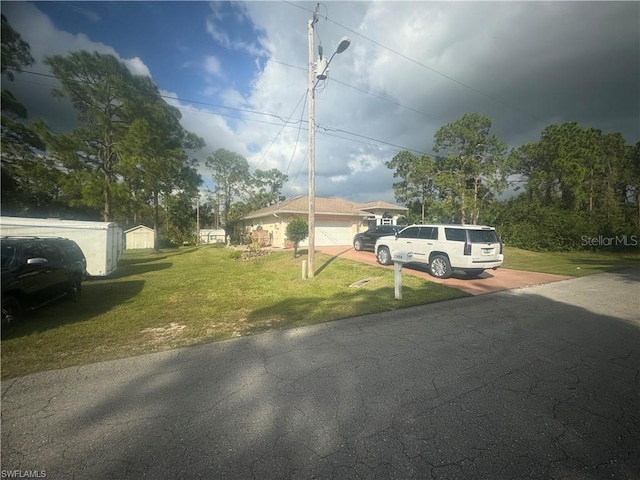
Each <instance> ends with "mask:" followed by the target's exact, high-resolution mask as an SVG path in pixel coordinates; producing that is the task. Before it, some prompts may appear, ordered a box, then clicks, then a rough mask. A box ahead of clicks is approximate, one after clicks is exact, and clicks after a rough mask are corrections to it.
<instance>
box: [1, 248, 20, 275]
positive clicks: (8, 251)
mask: <svg viewBox="0 0 640 480" xmlns="http://www.w3.org/2000/svg"><path fill="white" fill-rule="evenodd" d="M16 252H17V248H16V247H14V246H13V245H4V244H3V245H2V268H3V269H4V268H7V267H10V266H11V265H12V264H13V262H14V260H15V258H16Z"/></svg>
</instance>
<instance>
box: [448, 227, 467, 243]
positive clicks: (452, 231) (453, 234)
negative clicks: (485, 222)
mask: <svg viewBox="0 0 640 480" xmlns="http://www.w3.org/2000/svg"><path fill="white" fill-rule="evenodd" d="M465 232H466V230H464V229H463V228H445V229H444V236H445V237H447V240H450V241H452V242H466V241H467V235H466V233H465Z"/></svg>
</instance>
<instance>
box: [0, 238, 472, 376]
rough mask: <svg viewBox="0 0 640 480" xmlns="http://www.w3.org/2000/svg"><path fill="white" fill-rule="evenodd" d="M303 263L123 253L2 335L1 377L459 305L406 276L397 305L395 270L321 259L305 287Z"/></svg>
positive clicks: (287, 255) (196, 250) (441, 289)
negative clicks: (108, 270)
mask: <svg viewBox="0 0 640 480" xmlns="http://www.w3.org/2000/svg"><path fill="white" fill-rule="evenodd" d="M305 258H306V257H305V256H301V257H298V258H296V259H294V258H293V256H292V253H291V252H274V253H272V254H271V255H269V256H267V257H262V258H257V259H253V260H250V261H236V260H232V259H231V255H230V252H229V251H228V250H226V249H224V248H218V247H213V246H203V247H191V248H183V249H178V250H172V251H165V252H161V253H152V252H148V251H137V252H134V253H129V252H128V253H127V254H125V257H124V260H123V261H122V262H121V264H120V266H119V267H118V270H117V271H116V272H115V274H114V275H113V276H112V277H109V278H105V279H97V280H90V281H87V282H85V283H84V284H83V291H82V295H81V297H80V299H79V300H78V301H77V302H70V301H61V302H58V303H56V304H53V305H49V306H47V307H45V308H43V309H41V310H38V311H36V312H33V313H32V314H30V315H28V316H27V318H25V319H24V321H23V322H21V323H20V324H18V325H16V326H15V327H13V328H12V329H11V330H10V331H9V332H6V334H5V336H4V338H3V340H2V378H10V377H14V376H18V375H25V374H28V373H33V372H38V371H42V370H50V369H56V368H63V367H68V366H73V365H82V364H87V363H92V362H97V361H102V360H108V359H113V358H121V357H127V356H132V355H138V354H143V353H148V352H154V351H161V350H167V349H173V348H177V347H182V346H187V345H194V344H199V343H205V342H212V341H217V340H224V339H228V338H233V337H238V336H243V335H250V334H254V333H258V332H261V331H265V330H269V329H280V328H292V327H298V326H302V325H311V324H316V323H321V322H327V321H331V320H337V319H341V318H346V317H352V316H357V315H363V314H367V313H374V312H384V311H389V310H394V309H398V308H406V307H409V306H414V305H421V304H426V303H431V302H437V301H442V300H448V299H452V298H458V297H463V296H466V294H465V293H463V292H461V291H460V290H456V289H452V288H448V287H446V286H444V285H440V284H436V283H432V282H428V281H425V280H423V279H419V278H416V277H413V276H411V275H404V276H403V284H404V285H403V299H402V300H395V298H394V285H393V271H392V270H389V269H381V268H377V267H373V266H370V265H364V264H360V263H356V262H352V261H348V260H343V259H340V258H331V257H329V256H327V255H322V254H318V255H317V257H316V265H317V268H318V270H317V271H318V273H317V274H316V277H315V278H314V279H312V280H302V279H301V262H302V260H304V259H305ZM368 277H374V280H372V281H371V282H369V283H368V284H367V285H366V286H364V287H361V288H350V287H349V285H350V284H352V283H353V282H356V281H358V280H362V279H364V278H368Z"/></svg>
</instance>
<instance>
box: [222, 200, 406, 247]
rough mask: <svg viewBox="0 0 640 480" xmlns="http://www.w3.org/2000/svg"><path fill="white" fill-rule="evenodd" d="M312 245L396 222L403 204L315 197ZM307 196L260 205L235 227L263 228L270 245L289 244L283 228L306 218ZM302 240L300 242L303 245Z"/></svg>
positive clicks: (245, 230) (345, 241) (343, 241)
mask: <svg viewBox="0 0 640 480" xmlns="http://www.w3.org/2000/svg"><path fill="white" fill-rule="evenodd" d="M315 203H316V209H315V210H316V212H315V229H316V235H315V244H316V246H319V247H322V246H331V245H340V246H341V245H345V246H346V245H351V243H352V241H353V236H354V235H355V234H356V233H359V232H362V231H365V230H367V229H368V228H369V227H371V226H375V225H396V224H397V223H398V219H399V218H400V217H403V216H404V214H405V213H406V211H407V208H405V207H401V206H400V205H394V204H393V203H388V202H381V201H378V202H369V203H356V202H351V201H349V200H343V199H341V198H321V197H316V199H315ZM308 215H309V197H306V196H304V197H295V198H292V199H289V200H285V201H283V202H280V203H278V204H276V205H271V206H270V207H266V208H262V209H260V210H256V211H254V212H251V213H249V214H248V215H245V216H244V217H242V218H240V219H239V220H236V222H234V226H235V229H236V231H240V232H241V233H242V234H243V235H245V236H247V235H251V232H253V231H256V230H263V231H267V232H268V235H269V238H270V240H271V242H270V243H271V245H272V246H274V247H278V248H287V247H289V246H290V245H289V242H288V241H287V240H286V238H285V230H286V229H287V225H288V223H289V221H290V220H291V219H292V218H295V217H303V218H305V219H307V218H308ZM306 245H307V242H306V240H305V241H303V242H300V246H303V247H304V246H306Z"/></svg>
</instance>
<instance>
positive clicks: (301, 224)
mask: <svg viewBox="0 0 640 480" xmlns="http://www.w3.org/2000/svg"><path fill="white" fill-rule="evenodd" d="M284 233H285V235H286V237H287V238H288V239H289V240H291V241H292V242H293V257H294V258H295V257H297V256H298V244H300V242H301V241H303V240H304V239H305V238H307V236H308V235H309V224H308V223H307V221H306V220H305V219H304V218H302V217H295V218H293V219H291V221H290V222H289V224H288V225H287V229H286V230H285V232H284Z"/></svg>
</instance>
